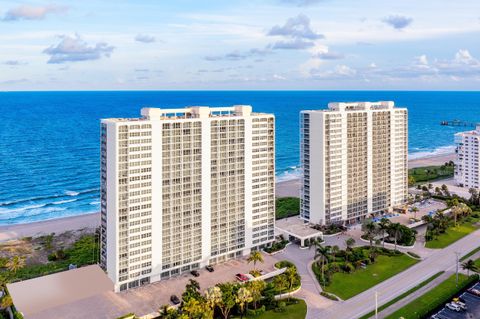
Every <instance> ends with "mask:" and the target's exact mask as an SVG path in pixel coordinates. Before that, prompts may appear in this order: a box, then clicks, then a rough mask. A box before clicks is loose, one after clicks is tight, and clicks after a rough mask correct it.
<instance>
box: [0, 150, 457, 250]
mask: <svg viewBox="0 0 480 319" xmlns="http://www.w3.org/2000/svg"><path fill="white" fill-rule="evenodd" d="M454 157H455V154H454V153H451V154H442V155H432V156H429V157H423V158H417V159H412V160H409V161H408V168H409V169H410V168H417V167H424V166H432V165H443V164H444V163H445V162H448V161H451V160H453V159H454ZM300 186H301V185H300V178H295V179H291V180H287V181H279V182H276V183H275V187H276V190H275V196H276V197H298V196H299V194H300ZM98 226H100V212H96V213H89V214H82V215H78V216H70V217H59V218H55V219H49V220H45V221H38V222H31V223H24V224H14V225H0V242H3V241H8V240H13V239H18V238H22V237H29V236H40V235H42V234H43V235H44V234H50V233H57V234H58V233H62V232H65V231H71V230H79V229H83V228H90V229H92V230H93V229H95V228H96V227H98Z"/></svg>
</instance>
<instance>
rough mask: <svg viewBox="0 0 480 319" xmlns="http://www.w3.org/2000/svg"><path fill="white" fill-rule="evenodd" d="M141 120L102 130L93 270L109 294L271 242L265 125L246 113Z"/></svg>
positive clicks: (270, 144)
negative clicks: (101, 274)
mask: <svg viewBox="0 0 480 319" xmlns="http://www.w3.org/2000/svg"><path fill="white" fill-rule="evenodd" d="M141 113H142V117H141V118H138V119H105V120H102V124H101V218H102V221H101V247H102V248H101V263H102V266H103V268H104V269H105V270H106V271H107V273H108V276H109V277H110V278H111V280H112V281H113V282H114V284H115V289H116V290H117V291H118V290H125V289H129V288H134V287H137V286H140V285H144V284H147V283H149V282H153V281H158V280H161V279H166V278H169V277H171V276H175V275H178V274H180V273H182V272H186V271H190V270H192V269H197V268H200V267H203V266H205V265H208V264H215V263H219V262H222V261H225V260H228V259H231V258H235V257H238V256H243V255H246V254H248V253H249V252H250V250H251V249H256V248H259V247H262V246H265V245H266V244H268V243H270V242H272V241H273V239H274V222H275V151H274V144H275V143H274V138H275V133H274V129H275V119H274V116H273V115H271V114H261V113H253V112H252V108H251V107H250V106H234V107H222V108H209V107H190V108H185V109H157V108H144V109H142V112H141Z"/></svg>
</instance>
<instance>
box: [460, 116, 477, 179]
mask: <svg viewBox="0 0 480 319" xmlns="http://www.w3.org/2000/svg"><path fill="white" fill-rule="evenodd" d="M479 141H480V125H477V127H476V129H475V130H473V131H468V132H460V133H457V134H455V146H456V150H455V153H456V155H455V182H456V183H457V184H458V185H459V186H462V187H468V188H480V175H479V173H478V172H479V169H480V156H479V149H480V147H479Z"/></svg>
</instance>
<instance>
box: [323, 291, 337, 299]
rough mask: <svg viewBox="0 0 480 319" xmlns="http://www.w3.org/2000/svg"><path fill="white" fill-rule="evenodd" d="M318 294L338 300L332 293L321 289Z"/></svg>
mask: <svg viewBox="0 0 480 319" xmlns="http://www.w3.org/2000/svg"><path fill="white" fill-rule="evenodd" d="M320 295H322V296H324V297H325V298H328V299H330V300H334V301H338V298H337V297H336V296H334V295H332V294H329V293H328V292H325V291H322V292H321V293H320Z"/></svg>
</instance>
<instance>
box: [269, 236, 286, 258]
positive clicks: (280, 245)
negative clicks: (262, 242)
mask: <svg viewBox="0 0 480 319" xmlns="http://www.w3.org/2000/svg"><path fill="white" fill-rule="evenodd" d="M287 244H288V240H286V239H284V238H283V236H282V235H280V238H279V239H278V240H276V241H274V242H273V243H272V244H271V245H270V246H269V247H265V248H263V250H264V251H265V252H266V253H268V254H272V253H275V252H277V251H280V250H282V249H284V248H285V247H286V246H287Z"/></svg>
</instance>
